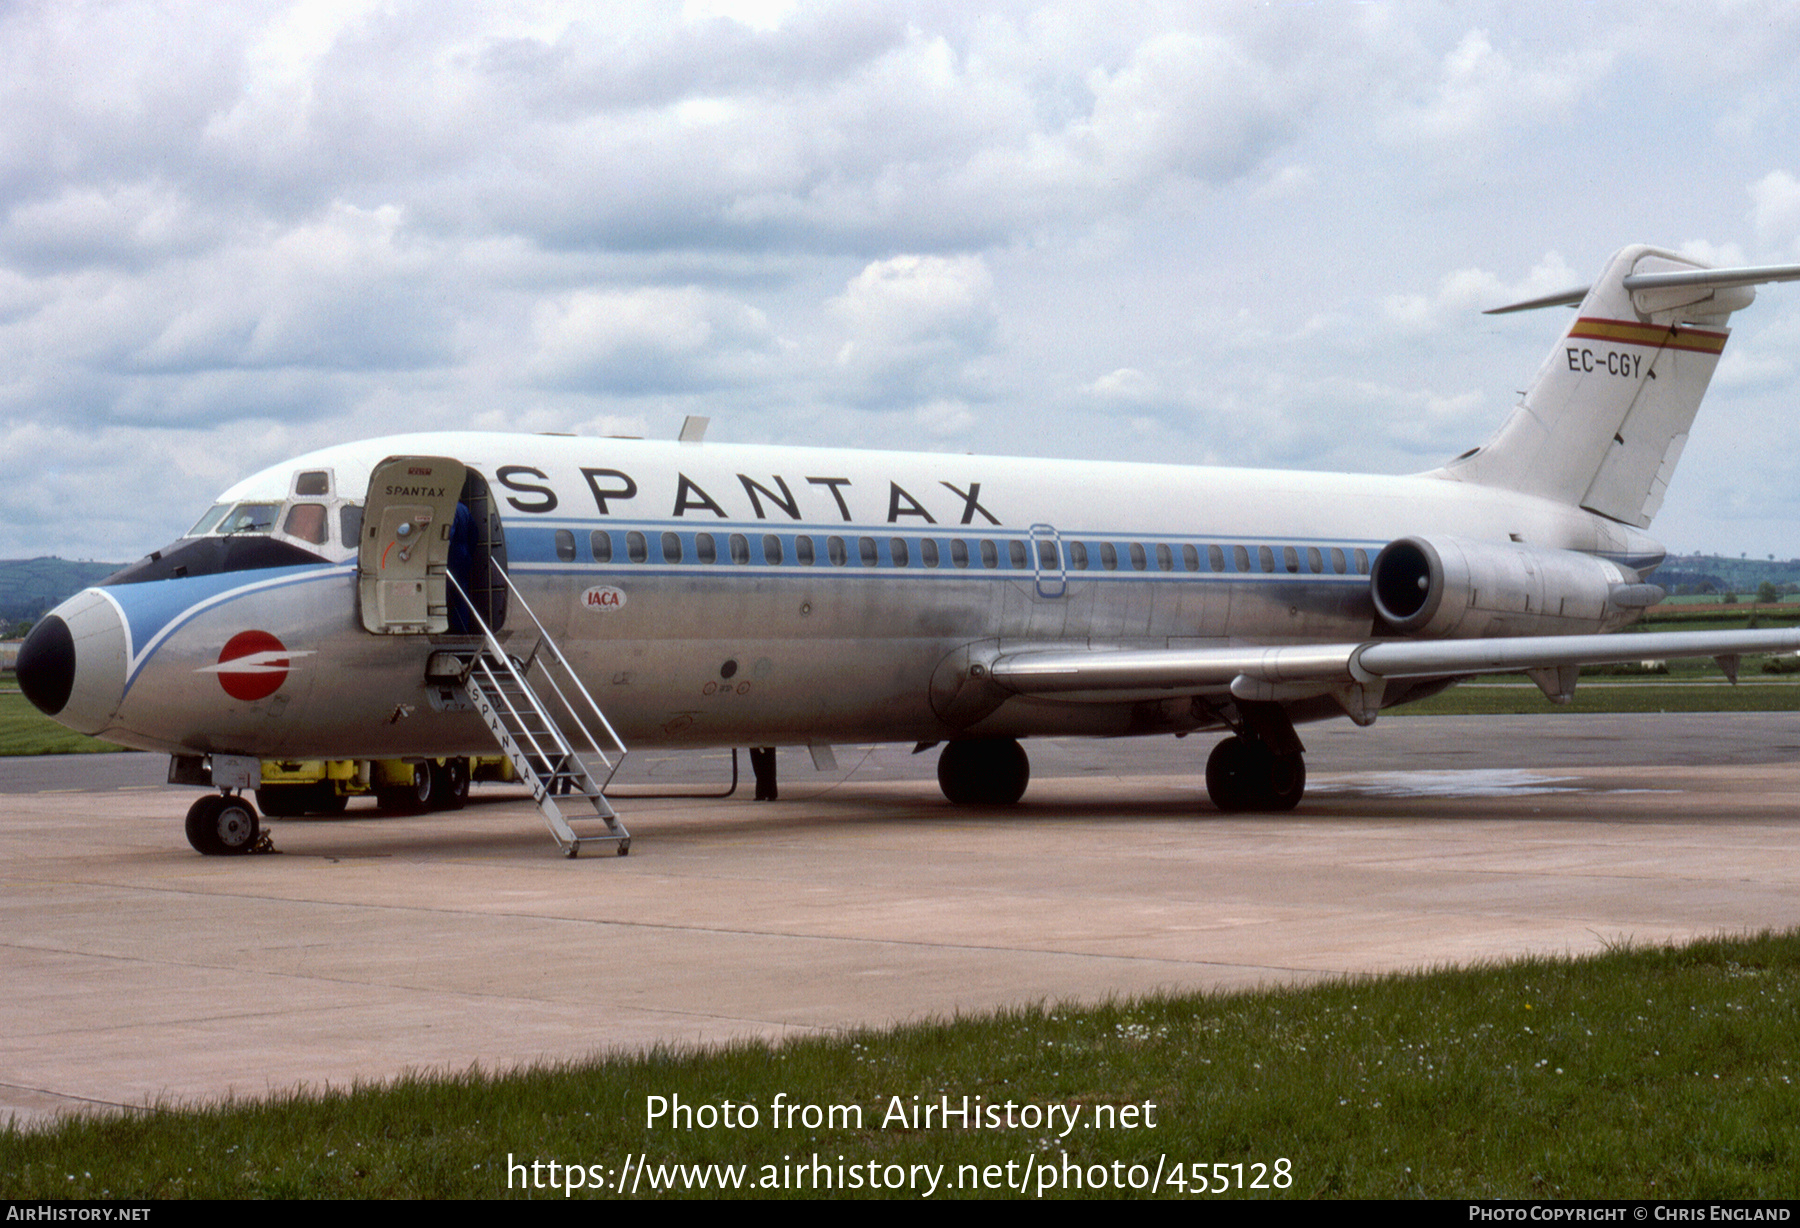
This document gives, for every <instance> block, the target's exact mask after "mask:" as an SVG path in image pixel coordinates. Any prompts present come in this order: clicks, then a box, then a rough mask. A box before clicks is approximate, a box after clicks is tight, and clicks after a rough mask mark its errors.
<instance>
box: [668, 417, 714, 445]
mask: <svg viewBox="0 0 1800 1228" xmlns="http://www.w3.org/2000/svg"><path fill="white" fill-rule="evenodd" d="M711 421H712V419H711V418H702V417H701V416H700V415H699V414H689V415H688V416H687V417H685V418H683V419H682V420H681V434H680V435H678V436H676V438H677V439H679V440H681V442H682V443H699V442H700V441H701V439H703V438H705V436H706V427H707V424H708V423H709V422H711Z"/></svg>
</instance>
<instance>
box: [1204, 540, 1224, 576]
mask: <svg viewBox="0 0 1800 1228" xmlns="http://www.w3.org/2000/svg"><path fill="white" fill-rule="evenodd" d="M1206 562H1207V564H1208V565H1209V566H1210V567H1211V568H1212V569H1213V570H1214V571H1224V570H1225V551H1223V550H1221V549H1220V548H1219V547H1217V546H1208V547H1207V548H1206Z"/></svg>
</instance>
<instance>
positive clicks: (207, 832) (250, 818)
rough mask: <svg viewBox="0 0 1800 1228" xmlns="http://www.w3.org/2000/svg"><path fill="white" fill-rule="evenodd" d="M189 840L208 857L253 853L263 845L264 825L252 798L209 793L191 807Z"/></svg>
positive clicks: (188, 817)
mask: <svg viewBox="0 0 1800 1228" xmlns="http://www.w3.org/2000/svg"><path fill="white" fill-rule="evenodd" d="M187 838H188V843H189V844H191V845H193V846H194V848H195V850H196V851H198V852H201V853H205V854H206V855H207V856H208V857H231V856H236V855H238V854H241V853H254V852H257V851H258V850H259V849H260V848H261V846H262V840H263V834H262V824H261V823H259V822H258V821H257V818H256V807H255V806H253V805H251V804H250V799H249V798H247V797H240V796H233V795H231V794H219V793H209V794H207V795H206V796H205V797H203V798H201V799H200V800H199V801H197V802H195V803H194V804H193V805H192V806H190V807H188V812H187Z"/></svg>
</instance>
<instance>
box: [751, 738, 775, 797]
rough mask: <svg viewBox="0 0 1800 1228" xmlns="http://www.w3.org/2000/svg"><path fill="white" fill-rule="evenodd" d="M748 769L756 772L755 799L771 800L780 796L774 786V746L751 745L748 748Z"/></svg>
mask: <svg viewBox="0 0 1800 1228" xmlns="http://www.w3.org/2000/svg"><path fill="white" fill-rule="evenodd" d="M750 770H751V771H752V772H753V773H755V774H756V800H757V801H759V802H772V801H775V800H776V799H777V798H778V797H779V796H780V791H779V790H778V789H777V788H776V786H775V748H774V747H773V746H752V747H751V748H750Z"/></svg>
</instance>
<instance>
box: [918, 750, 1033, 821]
mask: <svg viewBox="0 0 1800 1228" xmlns="http://www.w3.org/2000/svg"><path fill="white" fill-rule="evenodd" d="M937 776H938V788H940V789H942V790H943V791H944V796H945V797H946V798H948V799H949V800H950V801H951V802H952V803H953V804H955V805H958V806H1012V805H1016V804H1017V803H1018V800H1019V799H1020V798H1021V797H1024V796H1025V786H1026V785H1028V784H1030V783H1031V759H1030V757H1029V756H1028V755H1026V753H1025V748H1024V747H1023V746H1020V745H1019V744H1018V742H1017V741H1015V740H1014V739H1012V738H969V739H966V740H964V741H960V742H951V743H950V744H948V745H947V746H945V747H944V749H943V753H941V754H940V755H938V767H937Z"/></svg>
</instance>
